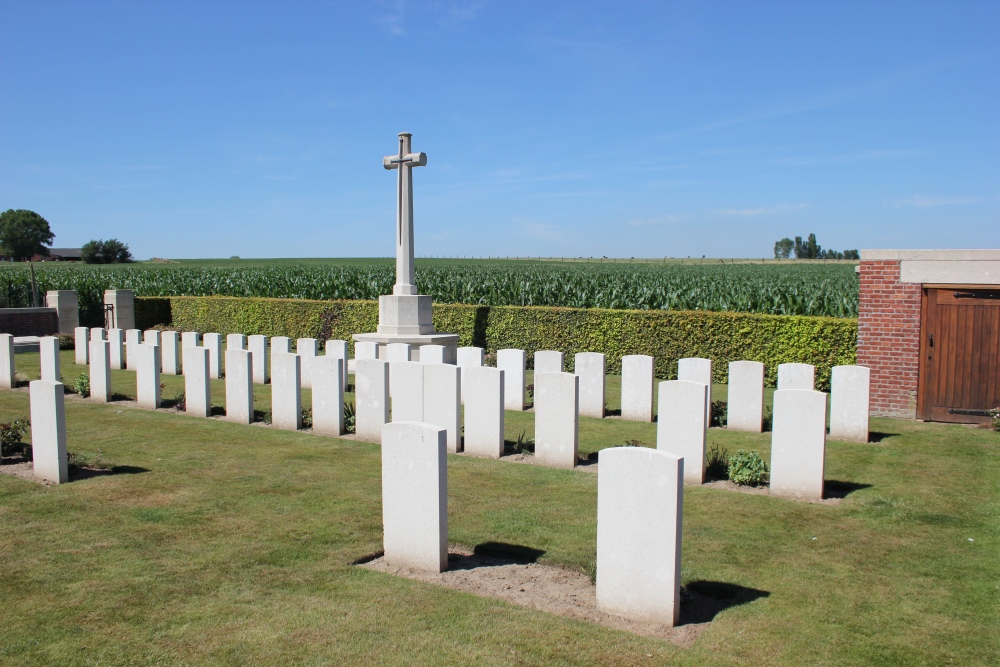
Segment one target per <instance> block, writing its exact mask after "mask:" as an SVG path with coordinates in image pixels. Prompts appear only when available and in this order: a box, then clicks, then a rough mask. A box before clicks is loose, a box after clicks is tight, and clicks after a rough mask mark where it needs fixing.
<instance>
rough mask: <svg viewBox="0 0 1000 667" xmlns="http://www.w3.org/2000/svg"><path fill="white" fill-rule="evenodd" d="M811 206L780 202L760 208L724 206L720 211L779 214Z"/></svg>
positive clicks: (728, 213)
mask: <svg viewBox="0 0 1000 667" xmlns="http://www.w3.org/2000/svg"><path fill="white" fill-rule="evenodd" d="M804 208H809V204H778V205H777V206H763V207H760V208H724V209H721V210H720V211H719V213H720V214H722V215H740V216H753V215H777V214H780V213H788V212H789V211H801V210H802V209H804Z"/></svg>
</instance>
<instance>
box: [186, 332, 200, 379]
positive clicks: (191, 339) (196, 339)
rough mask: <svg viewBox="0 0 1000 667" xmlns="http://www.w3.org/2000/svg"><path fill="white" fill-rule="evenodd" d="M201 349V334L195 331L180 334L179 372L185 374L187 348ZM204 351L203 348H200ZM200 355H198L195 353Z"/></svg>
mask: <svg viewBox="0 0 1000 667" xmlns="http://www.w3.org/2000/svg"><path fill="white" fill-rule="evenodd" d="M191 347H201V334H200V333H198V332H197V331H184V332H182V333H181V372H183V373H184V374H185V375H186V374H187V360H188V353H187V351H188V348H191ZM202 349H204V348H202ZM196 354H200V353H196Z"/></svg>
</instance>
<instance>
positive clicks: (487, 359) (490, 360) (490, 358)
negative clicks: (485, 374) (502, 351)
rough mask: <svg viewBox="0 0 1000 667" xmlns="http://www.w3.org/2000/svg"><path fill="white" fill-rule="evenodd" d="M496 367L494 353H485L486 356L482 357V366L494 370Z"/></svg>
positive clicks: (495, 354) (495, 355)
mask: <svg viewBox="0 0 1000 667" xmlns="http://www.w3.org/2000/svg"><path fill="white" fill-rule="evenodd" d="M496 365H497V353H496V352H487V353H486V354H484V355H483V366H490V367H492V368H496Z"/></svg>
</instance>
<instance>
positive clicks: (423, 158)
mask: <svg viewBox="0 0 1000 667" xmlns="http://www.w3.org/2000/svg"><path fill="white" fill-rule="evenodd" d="M411 136H412V135H411V134H410V133H409V132H400V133H399V154H398V155H387V156H386V157H384V158H382V166H383V167H385V168H386V169H397V170H399V174H398V175H397V188H396V285H395V286H394V287H393V288H392V293H393V294H417V285H416V283H415V281H414V275H413V167H423V166H424V165H426V164H427V154H426V153H411V152H410V137H411Z"/></svg>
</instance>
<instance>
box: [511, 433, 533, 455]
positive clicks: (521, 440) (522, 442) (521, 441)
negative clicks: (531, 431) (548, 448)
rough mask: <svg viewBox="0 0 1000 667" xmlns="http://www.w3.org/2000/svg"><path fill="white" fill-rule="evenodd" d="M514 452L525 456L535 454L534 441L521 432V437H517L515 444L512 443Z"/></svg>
mask: <svg viewBox="0 0 1000 667" xmlns="http://www.w3.org/2000/svg"><path fill="white" fill-rule="evenodd" d="M514 451H515V452H517V453H518V454H527V453H529V452H530V453H532V454H533V453H534V452H535V441H534V439H533V438H529V437H528V436H527V435H526V434H525V432H524V431H521V435H519V436H517V442H515V443H514Z"/></svg>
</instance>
